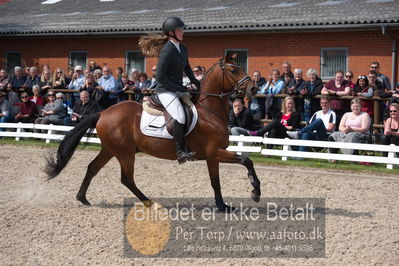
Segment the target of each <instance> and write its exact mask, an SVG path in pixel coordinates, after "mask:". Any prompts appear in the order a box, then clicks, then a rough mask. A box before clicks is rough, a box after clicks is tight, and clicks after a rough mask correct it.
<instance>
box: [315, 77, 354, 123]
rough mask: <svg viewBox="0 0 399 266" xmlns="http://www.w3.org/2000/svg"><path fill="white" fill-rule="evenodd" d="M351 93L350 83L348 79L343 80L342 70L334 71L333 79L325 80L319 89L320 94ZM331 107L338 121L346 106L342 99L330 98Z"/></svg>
mask: <svg viewBox="0 0 399 266" xmlns="http://www.w3.org/2000/svg"><path fill="white" fill-rule="evenodd" d="M351 93H352V90H351V88H350V84H349V82H348V81H346V80H344V72H342V71H337V72H335V79H332V80H330V81H329V82H327V83H326V84H325V85H324V87H323V89H322V90H321V94H323V95H333V96H348V95H350V94H351ZM331 109H333V110H334V112H335V113H336V114H337V123H339V121H340V120H341V117H342V115H343V114H344V113H345V112H346V111H347V109H348V107H347V105H346V103H345V102H344V101H343V100H337V99H332V100H331Z"/></svg>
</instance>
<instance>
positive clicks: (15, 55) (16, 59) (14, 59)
mask: <svg viewBox="0 0 399 266" xmlns="http://www.w3.org/2000/svg"><path fill="white" fill-rule="evenodd" d="M16 66H21V53H20V52H6V71H7V73H9V74H11V73H14V67H16Z"/></svg>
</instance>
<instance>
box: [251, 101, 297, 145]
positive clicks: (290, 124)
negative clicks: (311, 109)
mask: <svg viewBox="0 0 399 266" xmlns="http://www.w3.org/2000/svg"><path fill="white" fill-rule="evenodd" d="M300 122H301V115H300V114H299V113H298V112H296V111H295V102H294V99H293V98H292V97H290V96H288V97H286V98H285V99H284V101H283V104H282V108H281V112H280V115H279V116H278V117H276V118H274V119H273V120H272V121H271V122H270V123H268V124H267V125H266V126H265V127H263V128H261V129H259V130H256V131H248V135H250V136H263V135H265V134H266V133H267V132H269V135H268V137H269V138H280V139H283V138H288V135H287V131H292V130H297V129H299V128H300Z"/></svg>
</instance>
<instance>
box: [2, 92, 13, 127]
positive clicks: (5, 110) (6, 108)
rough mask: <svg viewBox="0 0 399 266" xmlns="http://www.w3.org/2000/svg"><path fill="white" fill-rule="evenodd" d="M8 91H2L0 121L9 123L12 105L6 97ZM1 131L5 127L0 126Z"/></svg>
mask: <svg viewBox="0 0 399 266" xmlns="http://www.w3.org/2000/svg"><path fill="white" fill-rule="evenodd" d="M6 95H7V94H6V93H4V92H0V123H7V122H9V121H10V119H11V106H10V104H9V102H8V101H7V100H6V99H5V97H6ZM0 131H3V129H1V128H0Z"/></svg>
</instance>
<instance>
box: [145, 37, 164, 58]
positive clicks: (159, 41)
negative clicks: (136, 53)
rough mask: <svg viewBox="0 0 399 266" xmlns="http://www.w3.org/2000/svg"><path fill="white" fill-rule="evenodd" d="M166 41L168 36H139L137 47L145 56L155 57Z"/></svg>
mask: <svg viewBox="0 0 399 266" xmlns="http://www.w3.org/2000/svg"><path fill="white" fill-rule="evenodd" d="M167 41H168V36H166V35H163V34H149V35H144V36H140V38H139V47H140V49H141V51H142V52H143V54H144V55H145V56H152V57H157V56H159V53H160V51H161V49H162V47H163V46H164V45H165V43H166V42H167Z"/></svg>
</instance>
